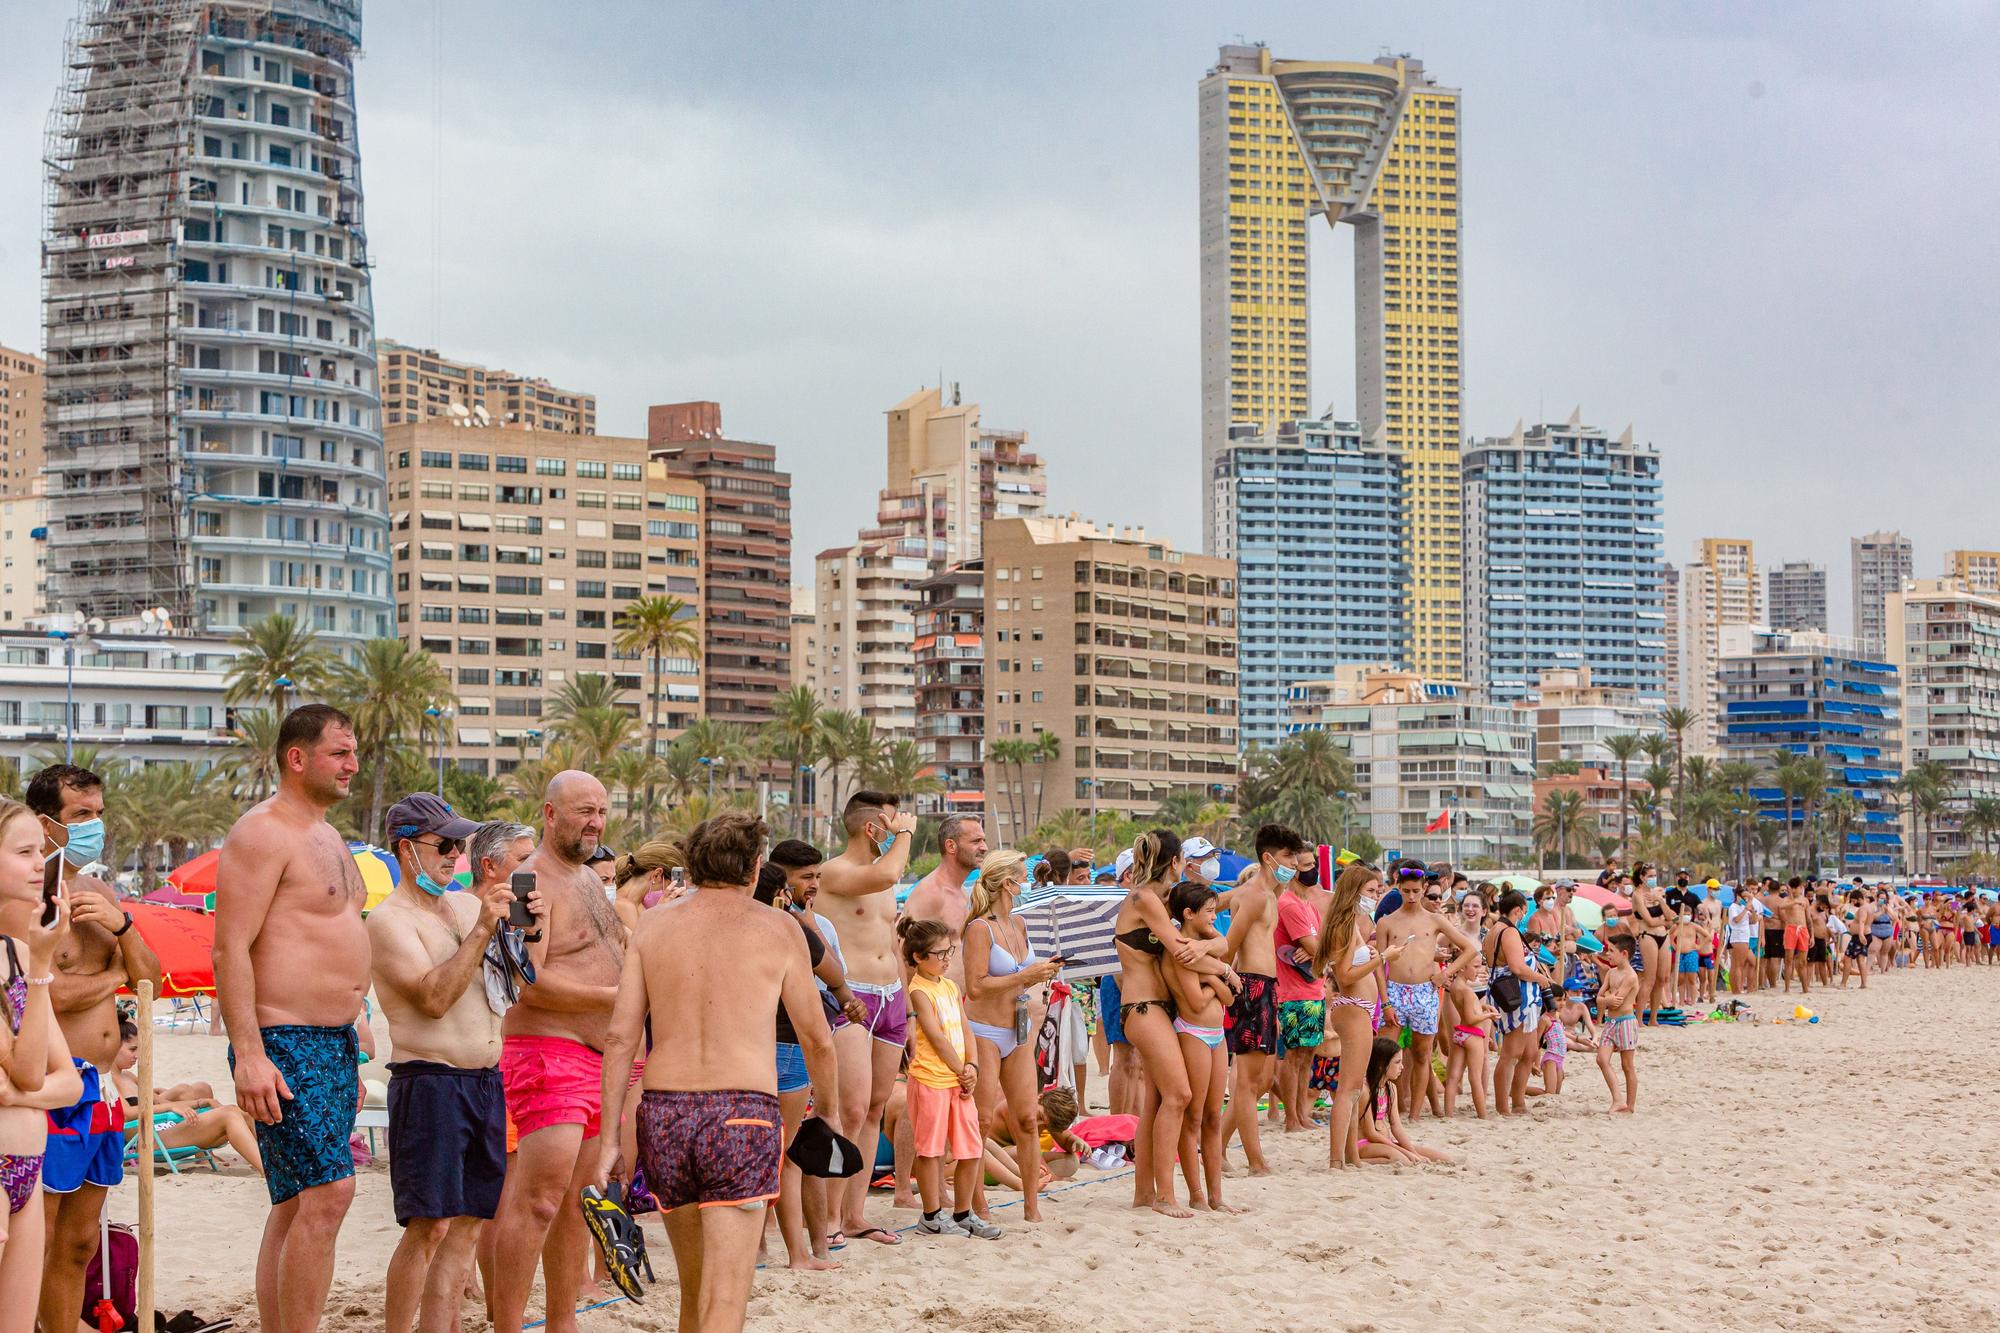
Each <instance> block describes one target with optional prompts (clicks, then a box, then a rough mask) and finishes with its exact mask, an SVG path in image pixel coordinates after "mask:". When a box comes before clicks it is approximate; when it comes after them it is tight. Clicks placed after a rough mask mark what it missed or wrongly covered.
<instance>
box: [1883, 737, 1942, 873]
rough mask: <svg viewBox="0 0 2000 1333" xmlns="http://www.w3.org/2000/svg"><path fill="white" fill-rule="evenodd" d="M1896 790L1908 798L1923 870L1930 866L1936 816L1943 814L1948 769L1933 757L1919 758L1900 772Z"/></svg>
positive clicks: (1931, 864) (1931, 866) (1931, 863)
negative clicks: (1900, 776)
mask: <svg viewBox="0 0 2000 1333" xmlns="http://www.w3.org/2000/svg"><path fill="white" fill-rule="evenodd" d="M1896 786H1897V790H1899V791H1901V792H1902V793H1903V795H1904V796H1905V797H1907V798H1908V805H1909V810H1910V819H1911V822H1912V824H1914V825H1915V832H1916V835H1917V842H1918V846H1919V847H1920V849H1921V853H1922V857H1921V859H1922V862H1923V867H1922V868H1923V869H1925V870H1930V869H1932V868H1933V857H1932V852H1931V839H1932V836H1933V835H1934V834H1935V833H1936V831H1937V817H1938V816H1939V815H1940V814H1942V813H1944V809H1945V805H1946V803H1947V802H1948V800H1949V798H1950V792H1951V770H1950V769H1949V768H1947V767H1945V765H1944V764H1943V763H1942V762H1941V761H1939V760H1936V759H1920V760H1918V761H1917V762H1916V763H1914V764H1912V765H1910V767H1909V768H1908V769H1907V770H1905V771H1904V773H1903V776H1902V779H1901V781H1899V782H1898V783H1897V784H1896Z"/></svg>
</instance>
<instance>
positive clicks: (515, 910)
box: [507, 870, 535, 930]
mask: <svg viewBox="0 0 2000 1333" xmlns="http://www.w3.org/2000/svg"><path fill="white" fill-rule="evenodd" d="M508 887H510V888H512V889H513V890H514V901H513V902H511V903H508V904H507V924H508V925H510V926H517V927H519V928H521V929H523V930H526V929H529V928H530V927H532V926H533V925H534V924H535V917H534V914H533V913H531V912H530V911H529V910H528V895H529V894H531V893H533V892H534V891H535V872H534V871H532V870H516V871H515V872H514V878H513V879H511V880H509V881H508Z"/></svg>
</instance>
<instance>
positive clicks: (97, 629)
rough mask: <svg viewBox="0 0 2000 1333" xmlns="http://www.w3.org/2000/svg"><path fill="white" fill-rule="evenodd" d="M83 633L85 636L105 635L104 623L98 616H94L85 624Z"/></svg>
mask: <svg viewBox="0 0 2000 1333" xmlns="http://www.w3.org/2000/svg"><path fill="white" fill-rule="evenodd" d="M83 632H84V633H85V634H102V633H104V622H103V621H102V620H99V619H98V618H97V617H96V616H92V617H91V618H90V619H88V620H86V621H84V622H83Z"/></svg>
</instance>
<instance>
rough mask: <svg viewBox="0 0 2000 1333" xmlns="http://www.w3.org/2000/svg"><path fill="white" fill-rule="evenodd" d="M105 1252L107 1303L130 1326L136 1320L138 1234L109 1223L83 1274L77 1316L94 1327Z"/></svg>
mask: <svg viewBox="0 0 2000 1333" xmlns="http://www.w3.org/2000/svg"><path fill="white" fill-rule="evenodd" d="M107 1255H108V1256H109V1262H110V1264H111V1305H112V1308H114V1309H116V1310H117V1311H118V1316H119V1318H121V1319H123V1320H124V1321H125V1322H124V1325H123V1327H125V1328H128V1329H129V1328H132V1327H134V1326H135V1325H136V1323H137V1322H138V1318H139V1316H138V1314H137V1313H136V1312H137V1310H138V1308H139V1238H138V1237H137V1236H135V1235H133V1234H132V1229H131V1228H130V1227H127V1226H121V1225H118V1224H117V1223H113V1224H112V1226H111V1228H110V1230H109V1231H108V1232H107V1233H106V1235H105V1238H104V1244H103V1245H102V1246H100V1247H99V1248H98V1251H97V1253H96V1254H94V1255H92V1256H91V1259H90V1266H89V1267H88V1268H86V1269H85V1270H84V1274H83V1313H82V1314H81V1315H79V1316H78V1318H79V1319H80V1320H81V1321H82V1322H83V1323H84V1324H87V1325H88V1326H90V1327H91V1328H96V1327H97V1302H98V1301H100V1300H102V1299H103V1293H104V1265H105V1262H106V1257H107Z"/></svg>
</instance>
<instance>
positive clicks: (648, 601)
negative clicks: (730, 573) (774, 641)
mask: <svg viewBox="0 0 2000 1333" xmlns="http://www.w3.org/2000/svg"><path fill="white" fill-rule="evenodd" d="M617 630H618V635H617V637H616V638H614V639H613V640H612V641H611V646H612V648H613V650H615V651H617V652H621V653H630V654H632V655H634V656H638V655H640V654H645V655H648V656H650V657H651V658H652V659H653V716H652V719H651V720H650V721H649V722H648V723H647V724H646V754H647V755H648V756H650V757H652V758H658V757H659V754H660V707H661V705H662V704H664V703H665V702H666V701H665V699H663V698H662V697H661V696H662V691H661V689H660V673H661V671H662V670H664V669H665V667H666V660H667V655H668V654H669V653H671V654H673V655H674V656H675V657H685V658H694V657H697V656H699V655H700V653H701V632H700V630H699V629H698V628H697V627H696V621H695V613H694V608H693V607H691V606H689V605H688V604H687V603H686V602H683V601H682V600H681V599H680V598H678V597H673V596H669V595H666V594H660V595H657V596H652V597H643V598H641V599H639V600H638V601H636V602H631V603H628V604H627V605H626V606H625V607H624V609H623V610H621V611H619V613H618V620H617ZM652 829H653V784H652V783H651V782H650V781H649V782H648V783H647V784H646V810H645V814H644V815H643V816H642V817H641V821H640V831H641V834H642V835H650V834H651V832H652Z"/></svg>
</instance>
